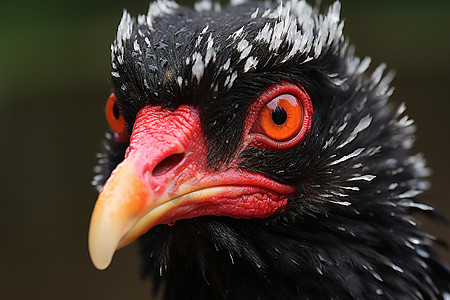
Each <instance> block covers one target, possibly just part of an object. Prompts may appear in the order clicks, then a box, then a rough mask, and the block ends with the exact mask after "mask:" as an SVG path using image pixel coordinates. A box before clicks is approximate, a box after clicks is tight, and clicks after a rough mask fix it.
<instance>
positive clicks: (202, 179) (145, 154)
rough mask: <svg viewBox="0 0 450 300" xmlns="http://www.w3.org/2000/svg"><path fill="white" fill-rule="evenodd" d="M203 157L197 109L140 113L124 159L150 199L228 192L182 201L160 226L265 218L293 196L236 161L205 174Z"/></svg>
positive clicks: (148, 109) (147, 109)
mask: <svg viewBox="0 0 450 300" xmlns="http://www.w3.org/2000/svg"><path fill="white" fill-rule="evenodd" d="M206 154H207V149H206V145H205V144H204V142H203V136H202V130H201V123H200V118H199V113H198V110H197V109H195V108H193V107H192V106H188V105H182V106H180V107H179V108H178V109H177V110H175V111H168V110H163V109H162V108H161V107H154V106H147V107H144V108H143V109H141V111H140V112H139V113H138V115H137V118H136V122H135V125H134V129H133V134H132V135H131V139H130V146H129V148H128V149H127V152H126V154H125V160H128V159H132V160H133V161H134V166H135V168H136V171H137V174H139V176H140V177H141V180H142V182H144V183H145V184H146V185H147V186H148V189H149V190H150V191H151V192H152V193H153V197H152V199H159V198H160V197H161V196H162V195H163V194H167V195H168V196H169V197H170V198H172V196H175V197H176V195H180V194H185V193H187V192H190V191H194V190H200V189H204V188H208V187H215V186H221V187H223V186H226V187H227V188H226V189H225V190H224V191H223V192H221V193H220V194H219V195H215V196H214V197H212V198H207V199H202V200H200V201H199V200H193V201H187V202H183V203H182V204H181V205H180V206H177V207H176V208H175V209H174V210H172V211H170V213H169V214H167V215H166V216H165V217H164V219H162V220H160V223H170V222H173V221H176V220H178V219H186V218H194V217H197V216H201V215H216V216H222V215H223V216H229V217H234V218H252V217H258V218H265V217H268V216H270V215H272V214H273V213H274V212H275V211H276V210H278V209H280V208H282V207H284V206H285V205H286V203H287V198H288V196H289V195H290V194H292V193H293V192H294V191H295V188H293V187H291V186H287V185H283V184H280V183H278V182H276V181H273V180H271V179H269V178H267V177H265V176H263V175H261V174H257V173H252V172H249V171H245V170H239V169H237V168H236V162H232V164H231V165H230V166H229V168H228V169H227V170H221V171H220V172H217V171H214V170H211V169H208V168H207V167H206ZM172 155H177V156H176V157H175V158H174V159H173V161H169V162H167V160H166V162H163V163H162V164H160V163H161V162H162V161H163V160H165V159H167V158H168V157H171V156H172ZM172 157H173V156H172ZM169 160H170V159H169ZM158 164H159V166H158ZM157 166H158V167H157ZM155 168H156V169H155ZM161 170H162V171H161Z"/></svg>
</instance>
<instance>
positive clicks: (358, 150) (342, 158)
mask: <svg viewBox="0 0 450 300" xmlns="http://www.w3.org/2000/svg"><path fill="white" fill-rule="evenodd" d="M364 149H365V148H358V149H356V150H355V151H353V152H352V153H350V154H348V155H345V156H342V157H341V158H340V159H338V160H335V161H332V162H331V163H329V165H330V166H333V165H337V164H339V163H341V162H343V161H346V160H348V159H350V158H353V157H356V156H358V155H360V154H361V153H362V152H363V151H364Z"/></svg>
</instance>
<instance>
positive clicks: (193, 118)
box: [89, 82, 312, 269]
mask: <svg viewBox="0 0 450 300" xmlns="http://www.w3.org/2000/svg"><path fill="white" fill-rule="evenodd" d="M280 94H291V95H294V96H295V97H296V98H297V99H298V100H299V101H300V103H301V105H302V115H303V117H302V118H301V123H300V124H298V125H299V130H298V133H296V134H295V135H294V136H293V137H292V138H291V139H289V140H282V141H275V140H273V139H270V138H268V137H267V136H265V135H264V133H263V132H261V131H259V130H258V128H257V127H258V126H255V124H257V123H256V122H257V119H258V116H259V112H260V111H261V109H262V108H263V107H264V106H265V105H266V104H267V103H268V102H269V101H270V100H272V99H274V98H275V97H277V96H278V95H280ZM311 116H312V104H311V101H310V100H309V97H308V95H307V94H306V92H305V90H304V89H303V88H302V87H301V86H299V85H296V84H293V83H288V82H281V83H279V84H277V85H273V86H270V87H268V88H267V89H266V91H265V92H263V93H262V94H261V96H259V97H258V98H257V99H255V101H254V104H253V105H252V106H251V108H250V111H249V113H248V116H247V119H246V122H245V126H244V132H243V138H242V142H241V145H240V147H241V148H240V149H239V150H242V149H244V148H245V147H247V146H249V145H255V146H259V147H264V148H268V149H286V148H289V147H293V146H294V145H296V144H297V143H298V142H300V141H301V140H302V138H303V136H304V135H305V134H306V133H307V131H308V130H309V128H310V126H311ZM299 120H300V119H299ZM123 137H124V139H125V138H126V139H128V132H125V134H124V135H123ZM117 138H118V137H116V141H117ZM129 139H130V144H129V147H128V148H127V150H126V153H125V159H124V160H123V161H122V162H121V163H120V164H119V165H118V166H117V167H116V169H115V170H114V171H113V172H112V174H111V176H110V178H109V179H108V180H107V181H106V183H105V186H104V187H103V190H102V191H101V192H100V195H99V197H98V200H97V203H96V205H95V207H94V211H93V212H92V217H91V224H90V228H89V252H90V255H91V258H92V261H93V263H94V265H95V266H96V267H97V268H99V269H104V268H106V267H107V266H108V265H109V264H110V262H111V259H112V257H113V255H114V252H115V250H116V249H118V248H121V247H124V246H126V245H128V244H130V243H132V242H133V241H134V240H135V239H137V238H138V237H139V236H140V235H142V234H143V233H145V232H146V231H148V230H149V229H150V228H152V227H153V226H156V225H158V224H170V223H173V222H175V221H177V220H180V219H190V218H195V217H198V216H205V215H214V216H228V217H232V218H267V217H269V216H271V215H273V214H274V213H275V212H276V211H277V210H279V209H281V208H284V207H285V206H286V204H287V200H288V198H289V196H290V195H291V194H293V193H294V192H295V190H296V189H295V187H293V186H289V185H284V184H281V183H279V182H277V181H274V180H272V179H270V178H268V177H266V176H264V175H262V174H258V173H253V172H250V171H247V170H242V169H239V168H238V167H237V166H238V163H237V161H236V160H235V161H232V162H231V163H230V164H228V165H227V166H226V169H222V170H213V169H210V168H208V167H207V158H206V157H207V151H208V149H207V146H206V145H205V143H204V137H203V133H202V128H201V122H200V117H199V111H198V109H196V108H194V107H193V106H190V105H182V106H180V107H178V108H177V109H176V110H175V111H170V110H166V109H162V108H161V107H158V106H146V107H144V108H142V109H141V110H140V111H139V113H138V115H137V117H136V121H135V124H134V128H133V130H132V133H131V136H129Z"/></svg>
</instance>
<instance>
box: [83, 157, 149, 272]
mask: <svg viewBox="0 0 450 300" xmlns="http://www.w3.org/2000/svg"><path fill="white" fill-rule="evenodd" d="M151 200H152V199H151V196H150V191H149V189H148V188H147V186H146V185H145V184H144V183H143V182H142V180H141V178H140V177H139V176H138V174H137V172H136V170H135V168H134V164H133V161H129V160H125V161H124V162H123V163H122V164H120V165H119V166H118V167H117V169H116V170H115V171H114V173H113V174H112V175H111V177H110V178H109V180H108V181H107V182H106V184H105V186H104V187H103V190H102V191H101V193H100V195H99V197H98V199H97V202H96V204H95V207H94V211H93V212H92V217H91V224H90V227H89V239H88V243H89V253H90V255H91V259H92V262H93V264H94V265H95V267H96V268H97V269H100V270H103V269H106V268H107V267H108V265H109V264H110V262H111V259H112V257H113V255H114V252H115V251H116V249H118V248H122V247H124V246H126V245H128V244H129V243H131V242H132V241H133V240H134V239H136V238H137V237H134V235H133V232H136V229H137V228H136V229H135V230H134V231H132V232H130V230H131V229H132V228H133V227H134V226H135V225H136V221H137V220H138V218H139V217H140V215H141V214H142V213H143V211H144V210H145V207H147V206H149V205H151V202H152V201H151ZM155 219H157V216H155V217H154V220H155ZM149 226H152V224H149Z"/></svg>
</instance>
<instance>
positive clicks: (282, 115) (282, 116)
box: [272, 106, 287, 125]
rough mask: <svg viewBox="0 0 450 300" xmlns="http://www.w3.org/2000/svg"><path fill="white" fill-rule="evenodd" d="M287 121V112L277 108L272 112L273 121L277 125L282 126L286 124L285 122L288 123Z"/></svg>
mask: <svg viewBox="0 0 450 300" xmlns="http://www.w3.org/2000/svg"><path fill="white" fill-rule="evenodd" d="M286 119H287V115H286V111H285V110H284V109H283V108H281V107H279V106H277V107H276V108H275V109H274V111H273V112H272V121H273V122H274V123H275V124H277V125H282V124H284V122H286Z"/></svg>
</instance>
